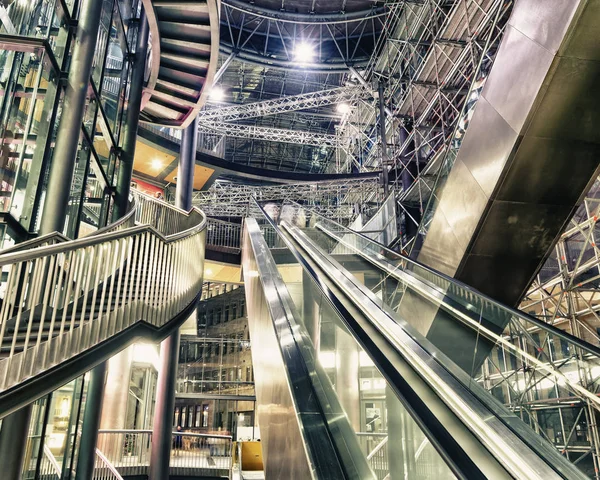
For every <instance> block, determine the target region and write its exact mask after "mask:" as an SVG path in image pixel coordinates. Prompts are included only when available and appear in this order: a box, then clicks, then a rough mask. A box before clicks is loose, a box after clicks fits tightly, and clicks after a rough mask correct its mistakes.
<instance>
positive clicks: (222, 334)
mask: <svg viewBox="0 0 600 480" xmlns="http://www.w3.org/2000/svg"><path fill="white" fill-rule="evenodd" d="M197 312H198V316H197V335H182V338H181V346H180V353H179V371H178V375H177V399H176V407H175V412H174V417H173V427H174V428H176V427H178V426H180V427H181V428H182V429H183V430H185V431H190V432H200V433H217V432H220V433H228V434H231V435H233V436H234V438H237V439H245V440H247V439H253V438H257V437H258V429H256V428H255V415H254V409H255V399H254V372H253V369H252V354H251V351H250V337H249V333H248V319H247V317H246V298H245V291H244V288H243V287H240V288H235V289H234V288H232V286H230V285H224V284H215V283H210V284H209V283H206V284H205V285H204V291H203V297H202V301H201V302H200V305H199V307H198V310H197Z"/></svg>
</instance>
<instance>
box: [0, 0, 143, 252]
mask: <svg viewBox="0 0 600 480" xmlns="http://www.w3.org/2000/svg"><path fill="white" fill-rule="evenodd" d="M99 1H102V2H103V4H102V14H101V17H100V19H99V21H100V30H99V34H98V40H97V46H96V51H95V55H94V63H93V71H92V75H91V78H90V82H89V85H88V88H87V103H86V110H85V116H84V121H83V123H82V126H81V131H80V132H73V134H74V135H78V136H79V150H78V154H77V163H76V168H75V173H74V176H73V179H72V182H71V192H70V193H71V194H70V197H69V206H68V212H67V213H68V220H67V222H66V225H65V231H64V233H65V234H67V235H68V236H70V237H72V238H75V237H77V236H81V235H83V234H87V233H89V232H90V231H93V230H95V229H97V228H99V227H102V226H104V225H105V224H106V222H107V219H108V218H109V214H110V210H111V208H112V202H113V198H112V195H111V188H112V187H114V186H115V179H116V175H115V173H116V170H117V168H118V165H119V155H120V150H119V147H121V146H122V143H123V124H124V121H125V113H126V108H127V98H128V95H129V81H130V77H131V60H132V55H131V54H132V53H133V48H132V47H133V46H134V45H135V42H136V37H137V23H136V21H135V20H136V18H137V16H138V15H139V10H140V6H141V2H140V1H139V0H118V1H117V0H99ZM5 3H6V2H5ZM78 6H79V5H78V2H77V0H70V1H69V0H31V1H26V2H23V1H13V2H8V6H5V7H3V9H5V10H6V14H4V15H0V41H1V42H0V45H2V48H3V49H0V218H1V220H0V222H1V223H16V224H17V225H18V226H19V228H18V229H17V231H16V232H12V233H13V235H14V237H12V236H11V238H10V239H7V238H3V242H4V245H5V246H8V245H10V244H11V243H12V242H18V241H20V240H22V239H23V238H27V237H28V236H30V235H31V234H34V233H36V231H37V230H38V228H39V219H40V214H41V212H42V211H43V206H44V202H45V191H46V183H47V179H48V172H49V169H50V168H51V166H52V161H53V156H54V141H55V138H56V133H57V128H58V125H59V123H60V120H61V115H62V108H63V100H64V95H65V88H66V84H67V82H65V81H63V80H61V79H64V78H66V77H67V76H68V65H69V58H68V53H69V52H70V51H71V49H72V46H73V41H74V33H73V32H74V31H75V30H74V29H69V28H68V26H69V25H70V24H73V22H74V21H75V20H76V18H74V17H73V14H74V12H77V11H78ZM9 216H10V218H9ZM2 220H3V222H2ZM6 235H7V234H6V233H5V234H4V237H6Z"/></svg>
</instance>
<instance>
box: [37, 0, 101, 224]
mask: <svg viewBox="0 0 600 480" xmlns="http://www.w3.org/2000/svg"><path fill="white" fill-rule="evenodd" d="M102 5H103V2H99V1H97V0H83V3H82V5H81V11H80V14H79V20H78V23H77V33H76V38H75V45H74V47H73V56H72V57H71V67H70V68H69V77H68V80H67V87H66V90H65V97H64V98H65V101H64V105H63V109H62V110H63V115H62V116H61V118H60V123H59V125H58V132H57V134H56V143H55V148H54V156H53V158H52V163H51V166H50V175H49V178H48V188H47V190H46V200H45V204H44V214H43V215H42V220H41V224H40V234H42V235H43V234H46V233H50V232H55V231H58V232H62V231H63V229H64V226H65V215H66V211H67V207H68V204H69V195H70V194H71V183H72V179H73V172H74V171H75V163H76V159H77V149H78V146H79V136H80V132H81V122H82V121H83V113H84V107H85V101H86V96H87V92H88V84H89V82H90V75H91V73H92V62H93V60H94V51H95V50H96V41H97V38H98V28H99V25H100V15H101V13H102Z"/></svg>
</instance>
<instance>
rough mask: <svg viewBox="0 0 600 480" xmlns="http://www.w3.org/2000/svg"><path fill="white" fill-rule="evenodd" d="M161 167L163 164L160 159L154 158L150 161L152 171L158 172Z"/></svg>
mask: <svg viewBox="0 0 600 480" xmlns="http://www.w3.org/2000/svg"><path fill="white" fill-rule="evenodd" d="M162 166H163V162H162V160H161V159H160V158H155V159H154V160H152V169H153V170H160V169H161V168H162Z"/></svg>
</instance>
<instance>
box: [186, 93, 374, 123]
mask: <svg viewBox="0 0 600 480" xmlns="http://www.w3.org/2000/svg"><path fill="white" fill-rule="evenodd" d="M371 96H372V94H371V92H370V91H369V90H367V89H366V88H364V87H363V86H354V85H353V86H350V87H338V88H332V89H329V90H320V91H316V92H310V93H304V94H301V95H292V96H289V97H281V98H276V99H273V100H265V101H263V102H255V103H245V104H240V105H228V106H223V107H218V108H211V109H209V110H204V111H202V112H200V114H199V115H198V118H199V119H200V121H201V122H208V121H215V120H216V121H219V122H234V121H236V120H244V119H247V118H255V117H264V116H267V115H277V114H280V113H286V112H295V111H297V110H308V109H313V108H320V107H325V106H328V105H335V104H339V103H344V102H354V101H356V100H357V99H359V98H360V99H367V98H369V97H371Z"/></svg>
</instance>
